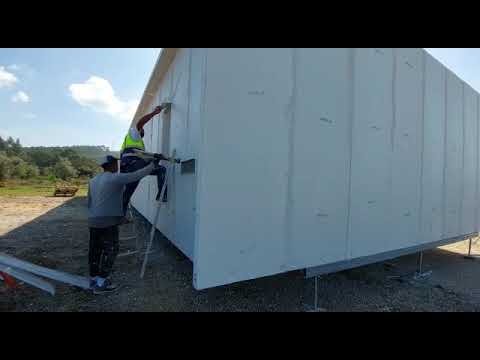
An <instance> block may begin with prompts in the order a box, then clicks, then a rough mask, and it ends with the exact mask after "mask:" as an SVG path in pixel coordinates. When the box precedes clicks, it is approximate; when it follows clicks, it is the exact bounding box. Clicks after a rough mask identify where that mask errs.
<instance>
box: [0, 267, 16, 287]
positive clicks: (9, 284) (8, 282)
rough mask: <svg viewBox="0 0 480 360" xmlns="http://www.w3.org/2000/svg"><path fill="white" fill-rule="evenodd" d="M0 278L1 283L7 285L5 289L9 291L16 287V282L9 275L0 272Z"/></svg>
mask: <svg viewBox="0 0 480 360" xmlns="http://www.w3.org/2000/svg"><path fill="white" fill-rule="evenodd" d="M0 276H1V277H2V278H3V281H4V282H5V285H7V287H9V288H11V289H15V288H16V287H17V282H16V281H15V279H14V278H13V277H11V276H10V275H8V274H5V273H4V272H1V271H0Z"/></svg>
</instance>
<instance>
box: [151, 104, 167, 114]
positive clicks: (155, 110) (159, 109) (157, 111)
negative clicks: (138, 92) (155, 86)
mask: <svg viewBox="0 0 480 360" xmlns="http://www.w3.org/2000/svg"><path fill="white" fill-rule="evenodd" d="M164 108H165V106H164V105H163V104H162V105H160V106H157V107H156V108H155V109H154V110H153V112H152V114H153V115H158V114H160V113H161V112H162V110H163V109H164Z"/></svg>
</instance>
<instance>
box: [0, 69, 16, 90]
mask: <svg viewBox="0 0 480 360" xmlns="http://www.w3.org/2000/svg"><path fill="white" fill-rule="evenodd" d="M17 82H18V79H17V78H16V76H15V75H14V74H12V73H11V72H8V71H7V70H5V67H4V66H0V88H2V87H8V86H12V85H14V84H15V83H17Z"/></svg>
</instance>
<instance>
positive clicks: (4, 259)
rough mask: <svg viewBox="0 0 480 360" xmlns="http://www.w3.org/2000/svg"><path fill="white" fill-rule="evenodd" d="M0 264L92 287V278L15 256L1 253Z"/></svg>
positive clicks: (67, 282)
mask: <svg viewBox="0 0 480 360" xmlns="http://www.w3.org/2000/svg"><path fill="white" fill-rule="evenodd" d="M0 265H4V266H10V267H13V268H16V269H19V270H24V271H26V272H29V273H32V274H35V275H38V276H42V277H46V278H48V279H52V280H57V281H60V282H63V283H65V284H69V285H74V286H78V287H80V288H82V289H89V288H90V280H89V279H88V278H86V277H84V276H78V275H72V274H68V273H66V272H63V271H58V270H53V269H49V268H46V267H43V266H39V265H35V264H32V263H29V262H26V261H23V260H20V259H17V258H14V257H13V256H9V255H6V254H4V253H0Z"/></svg>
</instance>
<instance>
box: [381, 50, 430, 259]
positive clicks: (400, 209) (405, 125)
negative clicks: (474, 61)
mask: <svg viewBox="0 0 480 360" xmlns="http://www.w3.org/2000/svg"><path fill="white" fill-rule="evenodd" d="M422 55H423V53H422V50H421V49H413V48H410V49H396V65H395V68H396V74H395V88H394V89H395V94H394V96H395V97H394V100H395V103H394V106H395V118H394V131H393V145H394V148H393V149H394V150H393V161H392V170H393V171H392V220H391V221H392V233H391V235H390V237H389V239H388V248H389V250H393V249H398V248H402V247H407V246H412V245H414V244H416V243H418V242H419V218H420V185H421V184H420V173H421V153H422V142H423V137H422V131H423V125H422V119H423V113H422V112H423V104H422V102H423V56H422Z"/></svg>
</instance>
